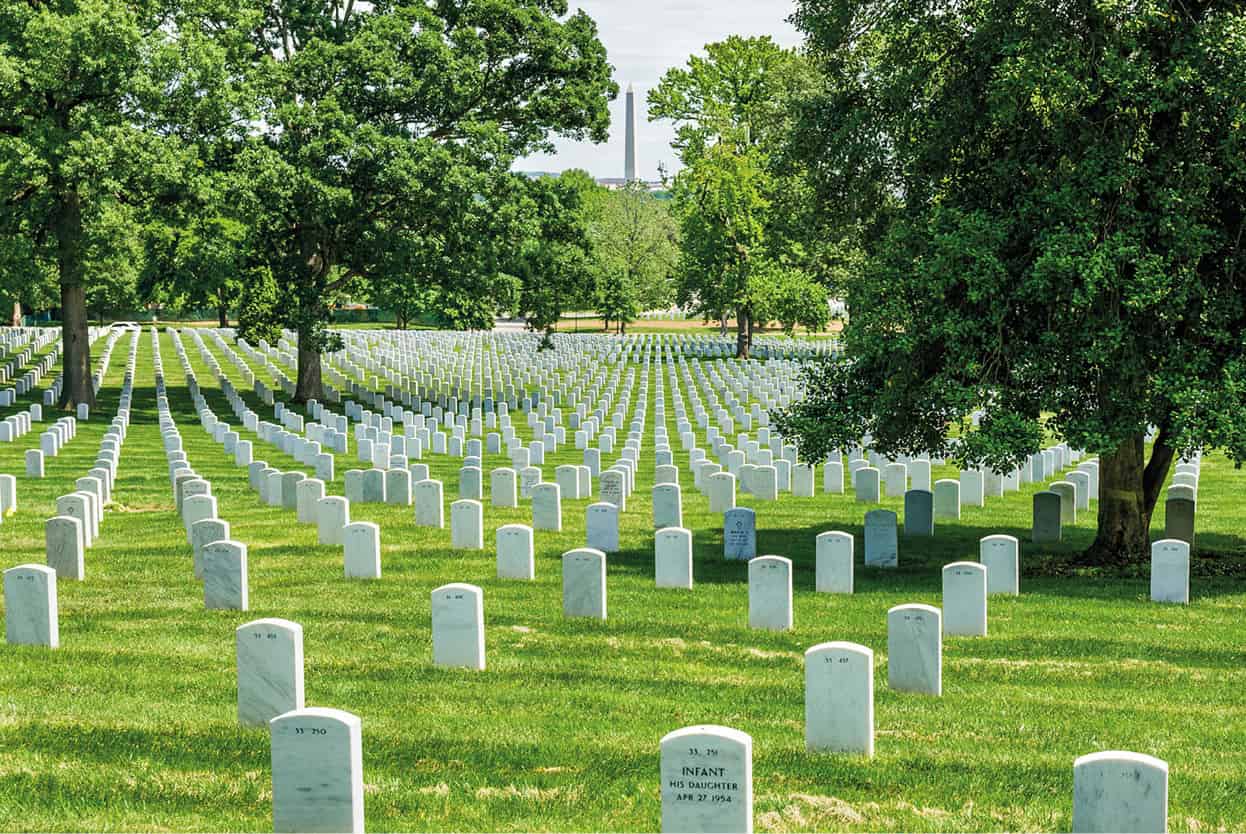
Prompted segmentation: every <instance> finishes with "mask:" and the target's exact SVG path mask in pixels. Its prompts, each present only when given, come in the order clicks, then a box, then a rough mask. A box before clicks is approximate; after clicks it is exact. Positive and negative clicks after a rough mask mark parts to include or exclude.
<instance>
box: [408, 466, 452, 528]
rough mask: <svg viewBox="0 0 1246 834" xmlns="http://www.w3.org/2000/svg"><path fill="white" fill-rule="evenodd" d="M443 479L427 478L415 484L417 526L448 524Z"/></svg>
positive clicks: (438, 526)
mask: <svg viewBox="0 0 1246 834" xmlns="http://www.w3.org/2000/svg"><path fill="white" fill-rule="evenodd" d="M441 493H442V490H441V481H438V480H434V479H431V478H430V479H427V480H423V481H420V482H419V483H417V484H416V485H415V524H416V526H417V527H437V528H442V527H445V526H446V521H445V504H444V502H443V501H442V497H441Z"/></svg>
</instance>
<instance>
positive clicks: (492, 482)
mask: <svg viewBox="0 0 1246 834" xmlns="http://www.w3.org/2000/svg"><path fill="white" fill-rule="evenodd" d="M518 477H519V476H518V474H517V473H516V472H515V470H514V469H511V468H510V467H507V466H503V467H499V468H498V469H494V470H492V471H491V472H490V473H489V500H490V501H491V502H492V504H493V506H495V507H517V506H519V487H518V483H519V481H518Z"/></svg>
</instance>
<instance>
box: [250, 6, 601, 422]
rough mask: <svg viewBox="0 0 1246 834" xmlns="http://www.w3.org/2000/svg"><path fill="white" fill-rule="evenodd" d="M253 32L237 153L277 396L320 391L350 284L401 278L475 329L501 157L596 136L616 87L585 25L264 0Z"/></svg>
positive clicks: (492, 240)
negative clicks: (281, 337)
mask: <svg viewBox="0 0 1246 834" xmlns="http://www.w3.org/2000/svg"><path fill="white" fill-rule="evenodd" d="M258 37H259V38H260V40H261V42H262V43H263V44H264V45H265V47H266V49H267V50H269V51H270V52H271V57H270V58H265V59H264V60H263V61H262V62H261V66H260V68H259V70H258V72H259V73H260V77H261V78H262V86H263V89H264V97H265V100H266V104H265V106H264V108H263V129H262V135H261V136H260V137H259V138H258V139H257V141H255V142H254V143H253V144H252V147H251V148H250V149H249V150H248V151H247V153H246V154H245V158H244V161H243V163H242V167H243V169H244V170H246V171H247V172H248V181H249V182H250V183H251V185H252V188H253V192H252V196H251V203H250V204H249V209H250V211H249V214H250V216H251V217H253V218H254V223H255V225H256V227H257V228H258V229H259V230H260V233H261V239H262V243H263V246H264V247H265V249H264V251H265V253H266V257H267V258H268V260H269V262H270V263H271V267H272V272H273V275H274V278H275V279H276V281H277V287H278V292H279V295H280V303H279V304H278V305H277V307H276V310H277V311H278V313H279V316H280V322H281V324H283V325H284V326H286V327H289V328H291V329H293V330H295V331H296V332H297V334H298V342H299V362H298V364H299V367H298V381H297V389H296V392H295V399H296V400H306V399H310V398H317V397H321V396H322V395H323V389H322V383H321V372H320V355H321V352H322V351H324V350H329V349H333V348H334V347H335V344H336V342H335V339H334V338H333V335H332V333H331V332H330V331H329V330H328V328H327V327H326V325H327V324H328V322H329V320H330V314H331V304H332V302H333V301H334V299H335V298H336V297H337V296H338V295H340V294H341V293H343V292H347V291H351V290H352V288H355V287H358V288H359V292H360V294H361V295H374V296H377V297H381V296H384V295H386V294H387V291H388V294H389V295H391V296H392V295H394V294H395V293H400V292H404V291H405V290H406V287H408V286H409V287H410V291H411V292H415V293H420V294H421V295H422V296H424V295H427V294H428V293H430V292H431V293H432V294H433V295H434V297H435V298H436V302H435V303H436V305H437V307H438V308H439V310H440V311H441V312H442V313H443V314H444V315H445V316H446V317H447V318H448V319H449V322H448V323H451V324H456V325H460V326H481V325H484V324H486V323H488V324H489V325H491V324H492V317H493V314H494V312H495V309H496V301H495V297H494V292H493V290H494V289H495V286H496V284H497V282H499V281H505V280H508V279H506V278H505V277H504V276H503V274H502V266H503V265H504V261H505V259H506V257H507V256H508V255H509V253H510V251H511V247H512V246H513V240H512V238H513V236H514V234H515V230H516V228H517V224H519V223H520V222H521V209H520V208H518V207H517V206H516V200H517V199H518V198H519V197H520V196H521V195H522V189H521V188H519V187H518V184H517V183H516V181H515V179H516V178H515V176H514V175H512V174H510V172H509V168H510V164H511V161H512V160H513V159H514V158H515V157H516V156H518V155H522V154H526V153H529V152H532V151H535V150H538V149H547V148H548V147H549V140H550V137H551V135H554V134H559V135H564V136H570V137H573V138H577V139H584V138H588V139H593V140H596V141H601V140H604V139H605V137H606V130H607V126H608V119H609V117H608V112H607V109H606V105H607V103H608V101H609V99H610V98H612V97H613V96H614V95H615V94H616V93H617V88H616V86H615V84H614V83H613V82H612V81H611V80H610V66H609V64H607V62H606V54H605V49H604V47H602V45H601V42H600V41H599V40H598V38H597V31H596V26H595V24H594V23H593V21H592V20H591V19H590V18H589V17H588V16H587V15H585V14H583V13H582V12H576V13H574V14H571V15H568V14H567V5H566V3H565V2H564V0H435V2H428V0H376V1H375V2H371V3H366V4H365V3H355V2H353V0H282V2H273V3H272V4H271V6H270V7H269V8H268V15H267V18H266V22H265V25H264V26H263V27H262V30H261V31H260V32H258ZM412 269H414V270H418V272H419V274H418V275H417V276H416V278H417V279H418V280H415V281H413V280H412V275H411V274H410V272H408V271H407V270H412ZM376 282H398V283H397V286H391V287H382V288H380V291H373V292H369V291H368V284H369V283H376Z"/></svg>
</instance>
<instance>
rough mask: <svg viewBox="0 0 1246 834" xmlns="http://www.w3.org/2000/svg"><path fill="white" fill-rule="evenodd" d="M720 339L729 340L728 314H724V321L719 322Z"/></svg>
mask: <svg viewBox="0 0 1246 834" xmlns="http://www.w3.org/2000/svg"><path fill="white" fill-rule="evenodd" d="M718 337H719V338H720V339H725V338H727V314H726V313H723V316H722V319H721V320H720V321H719V322H718Z"/></svg>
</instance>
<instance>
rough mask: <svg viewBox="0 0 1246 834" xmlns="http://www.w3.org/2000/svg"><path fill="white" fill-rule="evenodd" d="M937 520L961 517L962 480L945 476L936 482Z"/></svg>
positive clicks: (935, 515)
mask: <svg viewBox="0 0 1246 834" xmlns="http://www.w3.org/2000/svg"><path fill="white" fill-rule="evenodd" d="M934 517H935V520H936V521H938V520H939V519H950V520H952V521H958V520H959V519H960V481H957V480H953V479H951V478H943V479H942V480H938V481H935V483H934Z"/></svg>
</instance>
